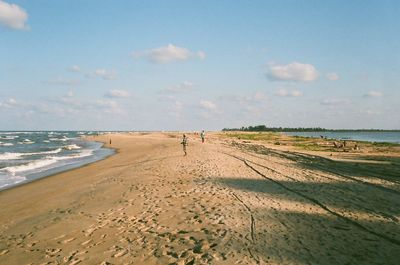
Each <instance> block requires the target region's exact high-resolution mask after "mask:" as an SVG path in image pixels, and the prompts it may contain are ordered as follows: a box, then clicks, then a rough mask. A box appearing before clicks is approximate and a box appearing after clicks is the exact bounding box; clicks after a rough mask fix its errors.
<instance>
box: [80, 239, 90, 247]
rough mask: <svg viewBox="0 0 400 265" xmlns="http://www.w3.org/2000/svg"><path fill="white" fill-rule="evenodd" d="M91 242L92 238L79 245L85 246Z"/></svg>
mask: <svg viewBox="0 0 400 265" xmlns="http://www.w3.org/2000/svg"><path fill="white" fill-rule="evenodd" d="M91 242H93V239H89V240H86V241H85V242H83V243H81V246H86V245H87V244H89V243H91Z"/></svg>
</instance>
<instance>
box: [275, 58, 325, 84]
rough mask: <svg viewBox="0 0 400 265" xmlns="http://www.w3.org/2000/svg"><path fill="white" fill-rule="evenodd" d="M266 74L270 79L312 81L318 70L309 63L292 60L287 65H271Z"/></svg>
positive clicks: (316, 76) (315, 77)
mask: <svg viewBox="0 0 400 265" xmlns="http://www.w3.org/2000/svg"><path fill="white" fill-rule="evenodd" d="M267 76H268V78H269V79H271V80H279V81H300V82H312V81H314V80H316V79H317V78H318V72H317V70H316V69H315V67H314V66H313V65H311V64H302V63H298V62H293V63H290V64H287V65H271V66H270V67H269V69H268V72H267Z"/></svg>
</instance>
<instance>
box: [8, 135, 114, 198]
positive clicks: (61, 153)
mask: <svg viewBox="0 0 400 265" xmlns="http://www.w3.org/2000/svg"><path fill="white" fill-rule="evenodd" d="M90 134H93V133H92V132H57V131H54V132H47V131H43V132H4V131H3V132H2V131H0V190H1V189H7V188H10V187H13V186H15V185H18V184H21V183H25V182H29V181H32V180H35V179H38V178H41V177H45V176H48V175H51V174H54V173H58V172H61V171H64V170H67V169H71V168H75V167H79V166H81V165H84V164H88V163H91V162H94V161H97V160H100V159H103V158H105V157H107V156H109V155H111V154H113V153H114V151H113V150H112V149H107V148H103V144H102V143H99V142H89V141H84V140H83V139H82V138H81V137H82V136H84V135H90Z"/></svg>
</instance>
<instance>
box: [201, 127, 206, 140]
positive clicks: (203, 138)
mask: <svg viewBox="0 0 400 265" xmlns="http://www.w3.org/2000/svg"><path fill="white" fill-rule="evenodd" d="M200 137H201V142H202V143H204V140H205V138H206V133H205V132H204V130H202V131H201V133H200Z"/></svg>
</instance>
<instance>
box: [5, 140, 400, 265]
mask: <svg viewBox="0 0 400 265" xmlns="http://www.w3.org/2000/svg"><path fill="white" fill-rule="evenodd" d="M180 137H181V134H179V133H132V134H112V135H102V136H98V137H95V138H93V137H92V138H89V140H93V139H94V140H96V141H102V142H105V143H106V146H108V145H109V139H110V138H111V139H112V144H111V147H112V148H115V149H116V150H117V153H116V154H115V155H113V156H111V157H108V158H107V159H105V160H102V161H99V162H96V163H93V164H90V165H86V166H83V167H81V168H78V169H74V170H71V171H67V172H64V173H60V174H57V175H54V176H50V177H46V178H43V179H40V180H37V181H34V182H32V183H28V184H25V185H21V186H18V187H15V188H12V189H8V190H5V191H1V192H0V205H1V209H0V213H1V214H0V264H4V265H19V264H35V265H36V264H70V265H73V264H102V265H106V264H179V265H183V264H399V261H400V156H399V154H398V153H396V154H390V153H389V154H388V153H385V154H379V153H378V154H376V153H373V152H369V153H360V152H355V153H351V152H342V153H339V152H337V153H333V155H332V154H331V153H329V152H325V153H319V152H317V151H316V152H312V151H304V152H303V151H301V150H297V149H295V148H293V147H292V146H291V145H282V144H279V145H274V144H270V143H267V142H263V141H256V140H243V139H238V137H226V136H225V135H224V134H222V133H210V134H207V139H206V142H205V143H204V144H202V143H201V140H200V138H199V137H198V136H196V135H194V134H189V146H188V148H187V149H188V155H187V156H185V157H184V156H183V152H182V146H181V145H180V140H181V139H180Z"/></svg>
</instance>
